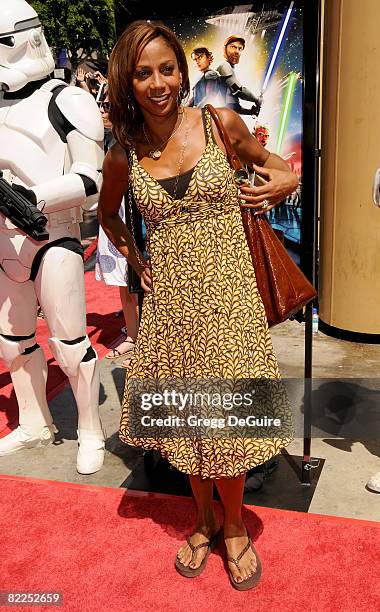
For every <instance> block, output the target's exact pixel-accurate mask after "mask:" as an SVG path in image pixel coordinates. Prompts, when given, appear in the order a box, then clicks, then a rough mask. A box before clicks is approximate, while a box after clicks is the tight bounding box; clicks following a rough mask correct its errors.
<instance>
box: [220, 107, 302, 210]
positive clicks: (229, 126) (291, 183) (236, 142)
mask: <svg viewBox="0 0 380 612" xmlns="http://www.w3.org/2000/svg"><path fill="white" fill-rule="evenodd" d="M218 114H219V115H220V118H221V120H222V121H223V124H224V126H225V128H226V130H227V132H228V135H229V137H230V140H231V144H232V146H233V148H234V150H235V152H236V154H237V155H238V156H239V159H240V161H241V162H242V163H245V164H247V165H249V166H251V167H252V168H253V170H254V171H255V172H256V174H257V175H258V176H261V177H263V178H264V179H265V181H267V183H266V184H264V185H262V186H260V187H249V186H246V185H242V186H241V192H242V193H241V194H240V197H241V199H242V200H243V203H242V206H244V207H245V208H261V206H262V204H263V202H264V201H265V200H267V201H268V202H269V206H268V208H266V211H268V210H270V209H271V208H273V207H274V206H276V205H277V204H279V203H280V202H282V201H283V200H284V198H286V196H288V195H290V194H291V193H293V192H294V191H295V190H296V188H297V186H298V177H297V175H296V174H294V172H292V171H291V169H290V168H289V166H288V164H287V163H286V161H285V160H283V159H282V157H280V156H279V155H276V154H275V153H270V152H269V151H267V149H265V148H264V147H263V146H262V145H261V144H260V143H259V142H258V141H257V140H256V138H255V137H254V136H252V134H251V133H250V131H249V130H248V128H247V126H246V124H245V123H244V121H243V120H242V119H241V117H240V116H239V115H238V114H237V113H235V112H234V111H232V110H230V109H227V108H218Z"/></svg>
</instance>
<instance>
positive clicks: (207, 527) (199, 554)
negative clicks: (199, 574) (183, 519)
mask: <svg viewBox="0 0 380 612" xmlns="http://www.w3.org/2000/svg"><path fill="white" fill-rule="evenodd" d="M213 482H214V481H213V480H211V479H210V478H208V479H203V480H202V479H201V478H199V477H198V476H190V484H191V489H192V491H193V496H194V500H195V504H196V507H197V518H196V525H195V532H194V534H193V535H192V536H191V543H192V544H193V545H194V546H197V545H198V544H201V543H203V542H206V541H207V540H209V539H210V538H212V536H213V535H215V533H216V532H217V531H218V529H219V524H218V521H217V519H216V517H215V513H214V508H213V504H212V493H213ZM206 553H207V548H206V547H205V546H204V547H203V548H200V549H199V550H197V551H196V553H195V554H194V555H193V560H192V562H191V549H190V546H189V545H188V544H187V542H186V544H184V545H183V546H182V547H181V548H180V549H179V551H178V559H179V560H180V561H181V563H182V564H183V565H185V566H189V567H191V568H192V569H195V568H197V567H199V566H200V564H201V563H202V560H203V558H204V557H205V555H206ZM190 562H191V563H190Z"/></svg>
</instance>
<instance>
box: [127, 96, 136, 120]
mask: <svg viewBox="0 0 380 612" xmlns="http://www.w3.org/2000/svg"><path fill="white" fill-rule="evenodd" d="M127 109H128V113H129V114H130V115H132V117H133V116H134V115H135V114H136V110H135V105H134V104H133V100H132V96H131V94H128V96H127Z"/></svg>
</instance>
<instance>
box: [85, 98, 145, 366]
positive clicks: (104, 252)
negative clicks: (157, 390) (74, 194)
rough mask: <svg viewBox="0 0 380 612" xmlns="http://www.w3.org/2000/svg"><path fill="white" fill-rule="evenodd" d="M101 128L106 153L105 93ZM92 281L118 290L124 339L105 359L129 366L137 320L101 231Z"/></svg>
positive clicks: (122, 271) (115, 255)
mask: <svg viewBox="0 0 380 612" xmlns="http://www.w3.org/2000/svg"><path fill="white" fill-rule="evenodd" d="M99 109H100V112H101V115H102V120H103V125H104V151H105V152H107V151H108V149H109V147H110V146H111V144H112V141H113V136H112V124H111V121H110V119H109V116H108V115H109V100H108V91H106V92H105V96H104V100H103V101H102V102H100V103H99ZM119 215H120V217H121V219H122V221H123V222H125V207H124V200H123V201H122V203H121V206H120V210H119ZM95 278H96V280H98V281H103V282H104V283H105V284H106V285H111V286H113V287H115V286H116V287H119V293H120V301H121V305H122V309H123V315H124V320H125V327H123V328H122V330H123V331H124V330H125V332H126V333H125V335H126V338H125V339H124V340H123V341H122V342H121V343H120V344H119V345H118V346H116V347H114V348H113V349H111V350H110V351H109V352H108V353H107V355H106V359H118V358H119V357H124V361H123V362H122V364H121V365H122V367H124V368H126V367H127V366H128V365H129V362H130V359H131V357H132V355H133V352H134V349H135V342H136V337H137V331H138V324H139V317H138V304H137V298H136V295H135V294H132V293H129V291H128V272H127V261H126V259H125V257H124V256H123V255H122V254H121V253H120V252H119V251H118V250H117V249H116V248H115V247H114V245H113V244H112V242H111V241H110V240H109V238H108V237H107V236H106V234H105V233H104V231H103V229H102V227H100V228H99V234H98V248H97V251H96V263H95Z"/></svg>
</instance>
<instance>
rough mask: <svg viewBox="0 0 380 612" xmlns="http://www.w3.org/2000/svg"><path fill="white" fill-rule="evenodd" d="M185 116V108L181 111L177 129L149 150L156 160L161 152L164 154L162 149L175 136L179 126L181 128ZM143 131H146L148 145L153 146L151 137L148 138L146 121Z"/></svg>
mask: <svg viewBox="0 0 380 612" xmlns="http://www.w3.org/2000/svg"><path fill="white" fill-rule="evenodd" d="M184 116H185V111H184V110H183V111H182V113H181V121H180V122H179V124H178V126H177V127H176V129H175V130H174V131H173V132H172V133H171V134H170V136H169V138H167V139H166V140H163V141H162V142H161V144H160V145H159V146H158V147H156V148H155V149H154V148H153V149H152V150H151V151H149V157H150V158H151V159H154V160H157V159H160V157H161V154H162V149H163V148H164V146H165V145H166V144H167V143H168V142H169V140H170V139H171V138H173V136H174V134H175V133H176V132H178V130H179V128H180V127H181V125H182V122H183V118H184ZM143 132H144V136H145V138H146V141H147V143H148V145H149V146H150V147H153V144H152V143H151V142H150V140H149V138H148V134H147V133H146V130H145V123H143Z"/></svg>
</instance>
